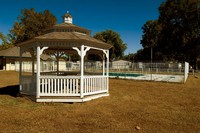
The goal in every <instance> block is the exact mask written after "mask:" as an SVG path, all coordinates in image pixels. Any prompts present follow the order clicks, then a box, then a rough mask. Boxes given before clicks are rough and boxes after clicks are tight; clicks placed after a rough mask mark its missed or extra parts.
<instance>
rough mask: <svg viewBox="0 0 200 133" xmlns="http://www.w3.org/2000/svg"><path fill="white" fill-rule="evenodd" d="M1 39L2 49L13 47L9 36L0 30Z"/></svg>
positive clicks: (0, 47)
mask: <svg viewBox="0 0 200 133" xmlns="http://www.w3.org/2000/svg"><path fill="white" fill-rule="evenodd" d="M0 40H1V41H2V44H1V45H0V50H3V49H7V48H10V47H13V45H12V44H11V43H10V42H9V38H8V36H5V35H4V34H3V33H1V32H0Z"/></svg>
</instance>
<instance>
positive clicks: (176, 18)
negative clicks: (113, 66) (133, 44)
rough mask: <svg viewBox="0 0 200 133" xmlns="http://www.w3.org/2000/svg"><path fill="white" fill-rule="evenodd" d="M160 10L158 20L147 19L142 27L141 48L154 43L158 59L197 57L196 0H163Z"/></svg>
mask: <svg viewBox="0 0 200 133" xmlns="http://www.w3.org/2000/svg"><path fill="white" fill-rule="evenodd" d="M159 13H160V15H159V18H158V20H154V21H152V20H151V21H147V22H146V23H145V24H144V25H143V27H142V29H143V36H142V40H141V43H142V46H143V48H144V49H146V48H149V47H153V49H154V57H156V58H158V59H161V60H176V61H189V62H190V63H191V60H196V59H197V58H198V57H199V53H200V52H198V51H199V50H200V49H199V47H200V46H199V45H200V43H199V39H200V27H199V25H200V24H199V22H200V17H199V15H200V6H199V3H198V0H166V2H164V3H162V4H161V5H160V7H159ZM142 51H143V52H144V51H146V50H142ZM139 53H141V51H140V52H139ZM144 54H145V52H144ZM158 56H159V57H158ZM138 57H139V56H138Z"/></svg>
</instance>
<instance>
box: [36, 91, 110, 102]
mask: <svg viewBox="0 0 200 133" xmlns="http://www.w3.org/2000/svg"><path fill="white" fill-rule="evenodd" d="M104 96H109V94H108V93H102V94H96V95H90V96H85V97H83V98H80V97H61V96H42V97H40V98H36V102H86V101H91V100H93V99H97V98H100V97H104Z"/></svg>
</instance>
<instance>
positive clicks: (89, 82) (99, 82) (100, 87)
mask: <svg viewBox="0 0 200 133" xmlns="http://www.w3.org/2000/svg"><path fill="white" fill-rule="evenodd" d="M83 83H84V84H83V95H85V96H86V95H92V94H99V93H104V92H108V77H107V76H84V79H83Z"/></svg>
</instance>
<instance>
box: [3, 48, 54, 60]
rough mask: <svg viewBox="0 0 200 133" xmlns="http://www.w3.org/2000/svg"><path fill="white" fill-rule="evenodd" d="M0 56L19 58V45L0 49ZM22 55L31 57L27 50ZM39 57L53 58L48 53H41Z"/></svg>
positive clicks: (44, 58) (43, 58)
mask: <svg viewBox="0 0 200 133" xmlns="http://www.w3.org/2000/svg"><path fill="white" fill-rule="evenodd" d="M0 56H3V57H15V58H19V56H20V48H19V47H13V48H8V49H4V50H0ZM22 57H27V58H31V54H30V53H29V52H25V53H23V54H22ZM41 59H42V60H55V59H54V58H52V57H50V56H49V55H46V54H42V55H41Z"/></svg>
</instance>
